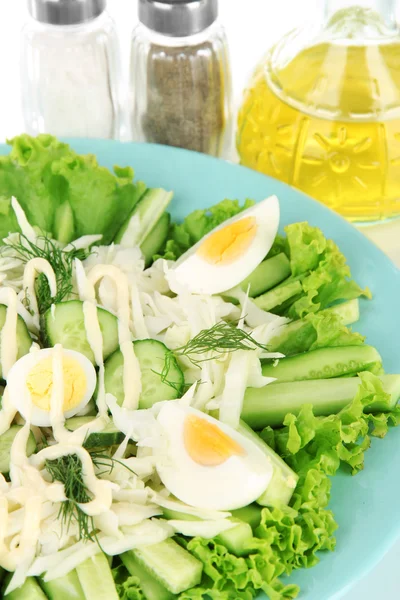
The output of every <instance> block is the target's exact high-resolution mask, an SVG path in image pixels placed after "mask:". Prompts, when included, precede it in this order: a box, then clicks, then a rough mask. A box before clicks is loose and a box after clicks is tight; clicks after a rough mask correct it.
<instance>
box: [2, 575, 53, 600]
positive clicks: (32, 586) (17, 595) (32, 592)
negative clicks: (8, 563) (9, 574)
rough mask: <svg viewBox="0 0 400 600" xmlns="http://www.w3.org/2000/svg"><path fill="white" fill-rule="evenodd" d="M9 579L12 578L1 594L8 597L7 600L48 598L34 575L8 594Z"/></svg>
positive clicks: (42, 599) (43, 599) (40, 599)
mask: <svg viewBox="0 0 400 600" xmlns="http://www.w3.org/2000/svg"><path fill="white" fill-rule="evenodd" d="M9 581H10V578H7V580H6V583H5V586H4V589H3V594H2V595H1V597H2V598H7V600H47V597H46V595H45V593H44V592H43V590H42V589H41V587H40V585H39V584H38V582H37V581H36V579H35V578H34V577H28V578H27V579H26V580H25V583H24V584H23V585H22V586H21V587H19V588H17V589H16V590H14V591H13V592H11V593H10V594H7V595H6V594H5V592H6V589H7V585H8V582H9ZM50 600H51V599H50ZM60 600H61V599H60Z"/></svg>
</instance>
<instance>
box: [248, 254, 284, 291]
mask: <svg viewBox="0 0 400 600" xmlns="http://www.w3.org/2000/svg"><path fill="white" fill-rule="evenodd" d="M289 275H290V262H289V259H288V258H287V256H286V254H284V253H283V252H281V253H280V254H277V255H276V256H273V257H272V258H267V259H266V260H264V261H263V262H262V263H260V264H259V265H258V267H256V268H255V269H254V271H253V272H252V273H251V274H250V275H249V276H248V277H246V279H244V280H243V281H242V283H241V284H240V287H241V288H242V290H243V291H244V292H247V288H248V287H249V286H250V290H249V296H250V297H251V298H255V297H256V296H260V295H261V294H264V293H265V292H267V291H268V290H270V289H271V288H273V287H275V286H276V285H278V283H281V282H282V281H283V280H284V279H287V277H289Z"/></svg>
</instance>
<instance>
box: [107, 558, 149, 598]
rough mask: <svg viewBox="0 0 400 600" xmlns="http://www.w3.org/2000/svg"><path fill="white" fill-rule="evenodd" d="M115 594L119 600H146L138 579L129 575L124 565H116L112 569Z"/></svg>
mask: <svg viewBox="0 0 400 600" xmlns="http://www.w3.org/2000/svg"><path fill="white" fill-rule="evenodd" d="M112 575H113V578H114V582H115V588H116V590H117V594H118V596H119V597H120V599H121V600H146V596H145V595H144V593H143V591H142V589H141V587H140V580H139V577H132V576H131V575H129V573H128V571H127V569H126V568H125V567H124V565H122V564H121V565H118V566H117V567H114V568H113V569H112Z"/></svg>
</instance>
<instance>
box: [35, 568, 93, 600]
mask: <svg viewBox="0 0 400 600" xmlns="http://www.w3.org/2000/svg"><path fill="white" fill-rule="evenodd" d="M39 583H40V585H41V587H42V589H43V591H44V592H45V594H46V596H47V598H48V599H49V600H86V598H85V594H84V593H83V589H82V586H81V584H80V582H79V578H78V575H77V573H76V571H70V572H69V573H68V574H67V575H64V577H58V578H57V579H52V580H51V581H44V580H43V579H39Z"/></svg>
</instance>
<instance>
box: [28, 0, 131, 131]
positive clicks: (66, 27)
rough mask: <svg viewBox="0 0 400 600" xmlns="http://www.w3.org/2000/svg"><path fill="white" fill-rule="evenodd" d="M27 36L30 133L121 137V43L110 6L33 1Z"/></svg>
mask: <svg viewBox="0 0 400 600" xmlns="http://www.w3.org/2000/svg"><path fill="white" fill-rule="evenodd" d="M28 7H29V12H30V17H29V20H28V22H27V23H26V25H25V27H24V29H23V31H22V43H21V79H22V81H21V83H22V97H23V114H24V120H25V127H26V130H27V131H28V132H29V133H30V134H32V135H36V134H38V133H51V134H53V135H57V136H67V137H94V138H115V137H119V124H120V121H119V115H120V111H119V103H118V79H119V69H118V41H117V36H116V32H115V28H114V23H113V21H112V20H111V18H110V17H109V15H108V14H107V12H106V10H105V9H106V0H29V2H28Z"/></svg>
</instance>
